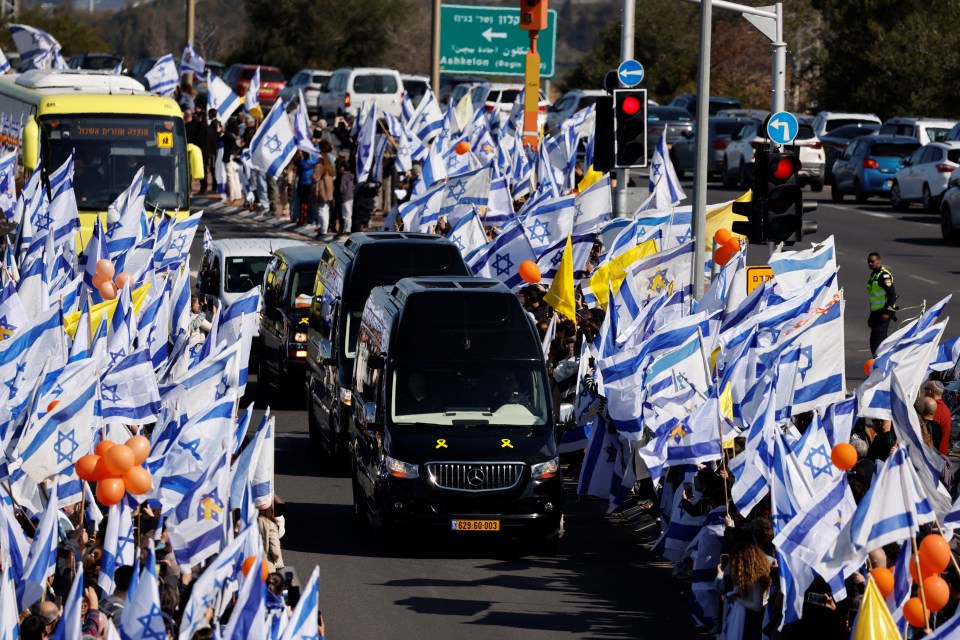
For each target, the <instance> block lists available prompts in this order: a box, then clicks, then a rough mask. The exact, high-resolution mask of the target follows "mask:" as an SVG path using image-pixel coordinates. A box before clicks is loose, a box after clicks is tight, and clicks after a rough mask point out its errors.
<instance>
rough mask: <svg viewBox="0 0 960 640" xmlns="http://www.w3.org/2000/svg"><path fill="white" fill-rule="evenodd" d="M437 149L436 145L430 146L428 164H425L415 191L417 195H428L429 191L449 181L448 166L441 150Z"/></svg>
mask: <svg viewBox="0 0 960 640" xmlns="http://www.w3.org/2000/svg"><path fill="white" fill-rule="evenodd" d="M437 147H438V145H437V144H436V143H434V144H433V145H431V146H430V151H429V152H428V153H427V159H426V162H424V164H423V170H422V171H421V173H420V179H419V180H418V181H417V184H416V185H415V186H414V189H413V193H414V194H415V195H421V194H423V193H426V191H427V189H429V188H431V187H433V186H434V185H435V184H437V183H438V182H441V181H443V180H446V179H447V166H446V164H445V163H444V162H443V158H442V156H441V154H440V149H438V148H437Z"/></svg>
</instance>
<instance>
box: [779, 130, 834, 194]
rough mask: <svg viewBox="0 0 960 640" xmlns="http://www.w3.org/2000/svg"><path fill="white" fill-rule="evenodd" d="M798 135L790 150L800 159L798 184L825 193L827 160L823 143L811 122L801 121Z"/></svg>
mask: <svg viewBox="0 0 960 640" xmlns="http://www.w3.org/2000/svg"><path fill="white" fill-rule="evenodd" d="M798 122H799V123H800V126H798V127H797V135H796V137H795V138H794V139H793V144H791V145H789V147H788V148H794V149H796V151H797V157H798V158H800V171H799V172H798V173H797V184H798V185H800V186H801V187H803V186H805V185H809V186H810V190H811V191H823V182H824V167H825V166H826V159H825V157H824V154H823V143H821V142H820V138H818V137H817V136H816V134H815V133H814V132H813V125H812V123H811V122H809V121H804V120H799V119H798Z"/></svg>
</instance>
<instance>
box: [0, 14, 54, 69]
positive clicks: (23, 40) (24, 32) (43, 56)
mask: <svg viewBox="0 0 960 640" xmlns="http://www.w3.org/2000/svg"><path fill="white" fill-rule="evenodd" d="M7 26H8V27H9V28H10V35H11V36H13V44H14V45H15V46H16V47H17V51H18V52H19V53H20V59H21V60H23V61H24V62H28V61H29V62H33V66H35V67H36V68H37V69H49V68H50V67H51V66H54V65H55V64H56V62H57V58H60V43H59V42H57V41H56V39H55V38H54V37H53V36H51V35H50V34H49V33H47V32H46V31H44V30H43V29H37V28H36V27H31V26H30V25H26V24H9V25H7Z"/></svg>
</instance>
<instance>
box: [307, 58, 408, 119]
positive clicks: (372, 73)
mask: <svg viewBox="0 0 960 640" xmlns="http://www.w3.org/2000/svg"><path fill="white" fill-rule="evenodd" d="M367 100H374V101H375V102H376V103H377V106H379V107H380V110H381V111H383V112H385V113H389V114H390V115H392V116H393V117H395V118H399V117H400V106H401V102H402V100H403V80H401V79H400V72H398V71H396V70H394V69H381V68H377V67H356V68H353V69H347V68H343V69H337V70H336V71H334V72H333V75H332V76H330V81H329V82H328V83H327V86H326V87H325V88H324V90H323V91H321V92H320V97H319V100H318V102H319V104H318V108H319V109H320V112H321V113H322V114H323V118H325V119H326V120H327V121H328V122H332V121H333V119H334V118H335V117H336V116H342V115H344V114H348V115H351V116H354V117H356V115H357V112H358V111H359V110H360V107H361V106H362V105H363V103H364V102H365V101H367Z"/></svg>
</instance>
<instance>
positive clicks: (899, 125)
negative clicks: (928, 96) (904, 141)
mask: <svg viewBox="0 0 960 640" xmlns="http://www.w3.org/2000/svg"><path fill="white" fill-rule="evenodd" d="M956 124H957V121H956V120H943V119H940V118H903V117H900V116H897V117H896V118H890V119H889V120H885V121H884V123H883V124H881V125H880V130H879V131H877V133H878V134H879V135H881V136H906V137H908V138H913V139H914V140H916V141H917V142H919V143H920V144H928V143H930V142H942V141H944V140H946V139H947V136H948V135H949V134H950V130H951V129H953V127H954V126H955V125H956Z"/></svg>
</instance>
